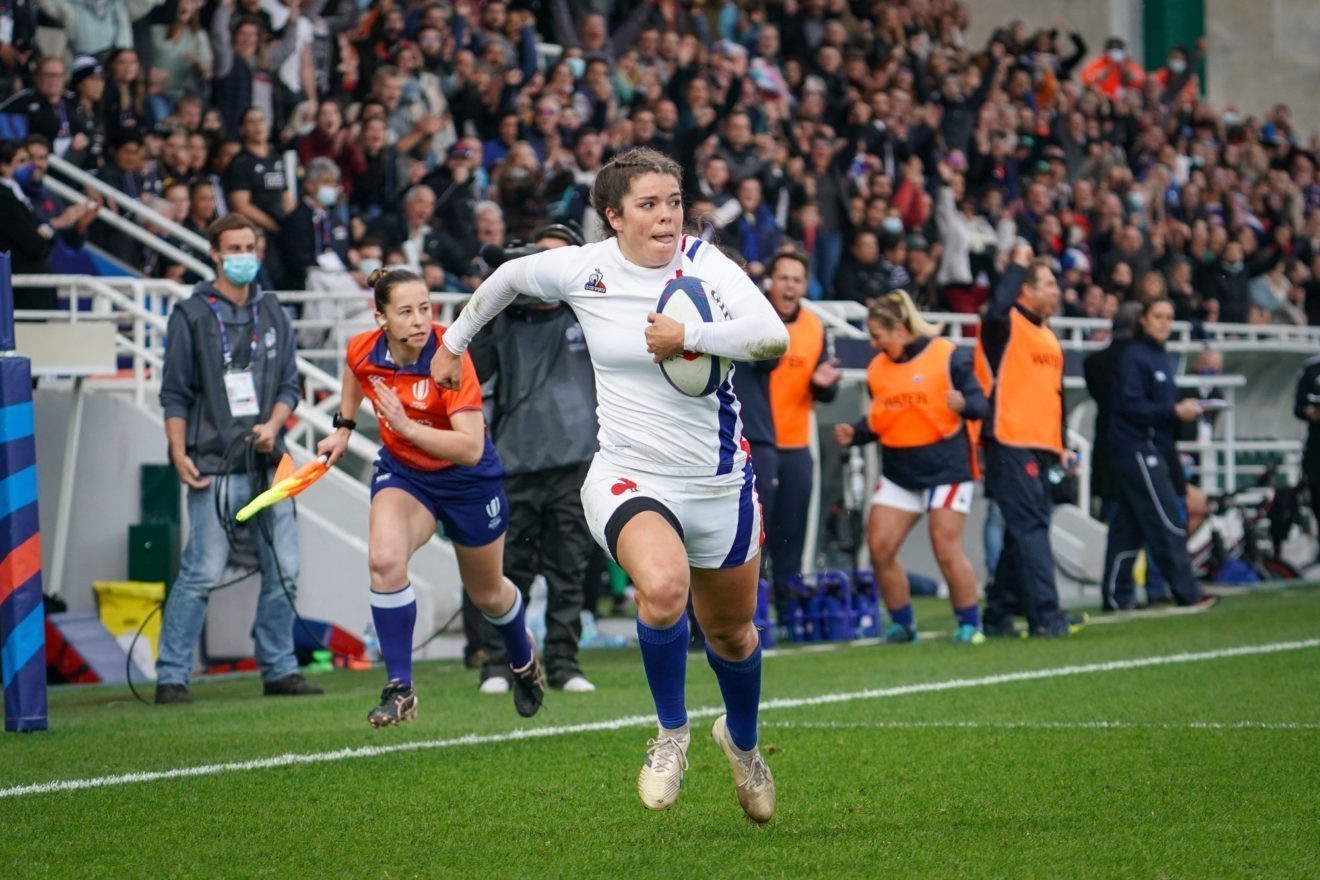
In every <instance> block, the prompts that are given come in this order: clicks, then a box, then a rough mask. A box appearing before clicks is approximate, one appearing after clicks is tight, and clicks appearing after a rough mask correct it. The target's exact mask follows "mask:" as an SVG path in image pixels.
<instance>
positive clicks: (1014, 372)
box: [974, 308, 1063, 452]
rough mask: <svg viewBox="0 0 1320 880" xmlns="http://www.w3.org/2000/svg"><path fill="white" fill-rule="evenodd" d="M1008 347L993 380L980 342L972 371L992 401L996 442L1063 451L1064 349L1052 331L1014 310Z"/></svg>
mask: <svg viewBox="0 0 1320 880" xmlns="http://www.w3.org/2000/svg"><path fill="white" fill-rule="evenodd" d="M1008 320H1009V334H1008V344H1007V345H1005V346H1004V357H1003V359H1002V360H1001V361H1000V362H999V373H998V374H997V375H993V376H992V375H991V373H990V364H989V361H988V360H987V359H986V356H985V349H984V348H983V347H982V344H981V341H980V339H979V338H978V339H977V341H976V354H975V356H974V369H975V372H976V377H977V379H979V380H980V382H981V387H982V389H984V390H985V393H986V395H987V396H990V395H991V394H992V393H993V399H994V416H993V417H994V431H993V432H992V433H993V435H994V438H995V440H996V441H998V442H999V443H1002V444H1004V445H1005V446H1020V447H1023V448H1025V449H1052V450H1054V451H1055V452H1062V451H1063V398H1062V395H1061V394H1060V393H1059V391H1060V389H1061V388H1062V387H1063V349H1062V347H1061V346H1060V345H1059V339H1058V337H1057V336H1055V335H1054V331H1052V330H1050V328H1048V327H1046V326H1044V325H1043V324H1036V323H1035V322H1034V321H1032V320H1031V319H1030V318H1028V317H1026V316H1025V315H1023V314H1022V312H1020V311H1019V310H1018V309H1016V308H1015V309H1013V310H1012V311H1010V312H1009V317H1008Z"/></svg>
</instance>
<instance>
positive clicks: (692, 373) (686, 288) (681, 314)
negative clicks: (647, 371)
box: [655, 275, 729, 397]
mask: <svg viewBox="0 0 1320 880" xmlns="http://www.w3.org/2000/svg"><path fill="white" fill-rule="evenodd" d="M655 310H656V311H657V312H659V313H660V314H662V315H664V316H665V317H668V318H673V319H674V320H675V321H677V322H679V323H680V324H691V323H693V322H696V321H705V322H707V323H709V322H711V321H718V320H721V319H722V318H723V317H724V316H723V314H722V313H721V312H720V310H719V308H718V306H717V304H716V303H715V302H714V300H712V299H711V295H710V291H709V289H708V288H707V287H706V283H705V282H704V281H702V280H701V279H700V278H696V277H693V276H691V275H680V276H678V277H677V278H675V279H674V280H673V281H670V282H669V283H668V284H666V285H665V289H664V291H663V292H662V293H661V294H660V302H659V303H658V304H657V305H656V307H655ZM660 372H661V374H663V375H664V377H665V381H667V382H668V383H669V384H670V385H672V386H673V387H674V390H676V391H678V392H679V393H681V394H686V395H687V396H688V397H705V396H706V395H708V394H713V393H715V389H716V388H719V387H720V383H722V382H723V381H724V377H725V376H727V375H729V360H728V359H727V358H721V357H714V356H713V355H709V354H702V353H700V352H695V351H683V352H679V353H678V354H673V355H670V356H669V357H667V358H665V359H664V360H663V361H661V362H660Z"/></svg>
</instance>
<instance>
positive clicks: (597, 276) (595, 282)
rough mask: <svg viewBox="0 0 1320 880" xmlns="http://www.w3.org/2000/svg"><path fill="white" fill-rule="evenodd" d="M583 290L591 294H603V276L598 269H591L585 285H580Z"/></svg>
mask: <svg viewBox="0 0 1320 880" xmlns="http://www.w3.org/2000/svg"><path fill="white" fill-rule="evenodd" d="M582 289H583V290H589V291H591V292H592V293H604V292H605V275H604V273H603V272H601V271H600V270H599V269H592V270H591V274H590V275H589V276H587V282H586V284H583V285H582Z"/></svg>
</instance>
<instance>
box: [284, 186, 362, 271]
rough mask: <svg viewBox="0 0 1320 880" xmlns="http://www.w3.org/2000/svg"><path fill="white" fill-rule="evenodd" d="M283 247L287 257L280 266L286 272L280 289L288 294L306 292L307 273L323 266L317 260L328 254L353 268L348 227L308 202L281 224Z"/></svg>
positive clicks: (299, 206) (292, 212) (302, 203)
mask: <svg viewBox="0 0 1320 880" xmlns="http://www.w3.org/2000/svg"><path fill="white" fill-rule="evenodd" d="M279 243H280V247H281V249H282V253H281V256H282V257H283V259H282V260H281V261H280V266H281V267H282V268H283V270H284V278H283V279H282V280H281V281H280V286H281V287H282V288H283V289H285V290H302V289H303V287H304V286H305V285H306V283H307V270H308V269H315V268H316V267H317V266H319V265H320V264H319V263H318V262H317V257H318V256H320V254H321V253H322V252H324V251H331V252H333V253H334V254H335V255H337V256H338V257H339V261H340V262H341V263H343V265H344V268H345V269H347V268H348V267H349V263H348V248H349V244H350V241H349V235H348V227H347V226H345V225H344V224H342V223H339V222H338V221H336V220H335V218H334V215H333V214H330V213H328V212H326V211H324V210H322V209H321V208H320V206H319V205H318V206H315V207H313V205H312V204H310V203H309V202H308V200H307V199H303V200H302V201H301V202H299V203H298V207H296V208H294V209H293V210H292V211H291V212H290V213H289V216H287V217H285V218H284V221H283V222H282V223H281V224H280V235H279Z"/></svg>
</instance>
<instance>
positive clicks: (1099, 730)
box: [0, 587, 1320, 880]
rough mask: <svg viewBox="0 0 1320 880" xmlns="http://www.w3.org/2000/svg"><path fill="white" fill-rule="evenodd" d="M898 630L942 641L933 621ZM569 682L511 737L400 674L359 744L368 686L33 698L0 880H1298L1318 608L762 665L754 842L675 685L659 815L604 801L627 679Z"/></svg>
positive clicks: (707, 709)
mask: <svg viewBox="0 0 1320 880" xmlns="http://www.w3.org/2000/svg"><path fill="white" fill-rule="evenodd" d="M918 613H919V615H920V618H919V619H920V622H921V624H922V628H923V630H936V629H939V628H944V629H947V628H948V627H949V624H950V614H949V611H948V606H947V604H944V603H940V602H936V601H933V600H925V601H923V602H922V603H921V604H920V605H919V606H918ZM583 665H584V667H585V668H586V670H587V672H588V674H589V675H590V676H591V678H592V680H593V681H594V682H595V683H596V684H597V686H598V688H599V690H597V691H596V692H595V693H590V694H564V693H560V692H551V693H550V694H549V695H548V696H547V699H546V702H545V705H544V707H543V708H542V710H541V712H540V714H539V715H537V716H536V717H535V718H534V719H531V720H529V721H528V720H523V719H520V718H519V717H518V716H517V715H516V714H515V713H514V711H513V706H512V703H511V700H510V698H509V696H508V695H504V696H488V695H481V694H479V693H478V692H477V688H476V674H475V673H474V672H472V671H470V670H466V669H463V668H462V666H461V664H459V663H457V662H449V661H446V662H427V663H421V664H418V665H417V668H416V682H417V688H418V693H419V695H420V701H421V702H420V717H419V718H418V720H417V721H415V722H413V723H410V724H406V725H404V726H402V727H399V728H393V729H384V730H373V729H372V728H370V727H369V726H368V725H367V723H366V714H367V711H368V709H370V708H371V707H372V706H374V705H375V703H376V701H377V698H378V695H379V691H380V687H381V686H382V684H383V678H384V674H383V672H382V671H381V670H380V669H375V670H371V671H368V672H351V671H334V672H329V673H324V674H321V675H319V676H317V679H316V680H317V681H318V682H319V683H321V684H323V685H324V686H325V688H326V690H327V694H326V695H325V696H323V697H309V698H265V697H262V696H261V695H260V682H259V681H257V679H256V678H254V677H252V676H230V677H224V678H215V679H207V680H202V681H199V682H197V683H195V685H194V687H193V694H194V697H195V698H196V702H194V703H193V704H191V705H186V706H169V707H160V708H157V707H155V706H148V705H143V704H141V703H138V702H135V701H134V700H133V699H132V698H131V696H130V695H129V692H128V690H127V688H124V687H64V688H56V689H52V691H51V693H50V730H49V731H47V732H42V733H32V734H24V735H18V734H7V735H5V736H4V737H3V739H0V742H2V743H3V747H0V877H5V878H16V880H17V878H24V880H26V878H39V877H58V878H99V877H107V878H111V877H113V878H138V877H141V878H177V877H195V878H228V877H240V878H242V877H279V878H319V877H327V878H329V877H425V878H485V880H491V878H494V880H499V878H547V877H564V878H584V877H589V878H596V877H600V878H617V880H647V878H653V877H654V878H665V877H684V878H687V877H691V878H702V880H705V878H711V880H723V878H742V877H747V878H779V877H786V878H803V877H868V878H869V877H875V878H890V877H931V878H948V877H986V878H1032V877H1041V878H1092V877H1106V878H1108V877H1112V878H1232V877H1264V878H1316V877H1320V589H1316V588H1302V587H1291V588H1284V589H1278V590H1269V591H1265V590H1261V591H1253V592H1244V593H1241V594H1236V595H1232V596H1229V597H1227V598H1225V600H1224V601H1223V602H1221V603H1220V604H1219V605H1218V606H1217V607H1215V608H1213V609H1211V610H1209V611H1207V612H1198V613H1158V612H1147V613H1141V612H1134V613H1129V614H1124V615H1115V616H1112V617H1104V618H1102V619H1099V620H1095V621H1094V622H1093V623H1092V625H1090V626H1088V627H1087V628H1086V629H1085V630H1084V631H1083V632H1082V633H1080V634H1078V635H1077V636H1074V637H1072V638H1067V639H1058V640H1021V641H1019V640H992V641H990V642H989V643H987V644H985V645H983V646H979V647H972V646H963V645H955V644H953V643H951V642H950V641H949V640H948V639H947V632H946V633H944V634H943V635H942V636H941V635H937V634H934V633H932V634H930V635H924V636H923V640H922V641H921V642H920V643H918V644H915V645H883V646H882V645H876V644H860V643H858V644H847V645H832V646H828V647H824V646H823V647H822V648H817V649H804V648H794V647H789V648H786V649H783V650H780V651H776V652H773V653H771V654H770V655H768V656H767V657H766V659H765V664H764V678H765V683H764V692H763V697H762V699H763V709H762V714H761V725H762V726H761V748H762V750H763V751H764V752H765V754H766V757H767V760H768V763H769V765H770V767H771V769H772V770H773V772H774V775H775V780H776V783H777V787H778V794H779V801H778V809H777V811H776V814H775V817H774V819H773V820H772V821H771V822H770V823H768V824H767V825H764V826H756V825H753V824H752V823H750V822H749V821H747V820H746V819H745V818H744V817H743V815H742V812H741V810H740V809H739V807H738V804H737V801H736V800H735V798H734V792H733V787H732V784H731V781H730V773H729V768H728V765H727V764H726V763H725V761H724V758H723V757H722V756H721V755H720V753H719V751H718V749H717V748H716V746H715V745H714V743H713V742H712V741H711V739H710V735H709V732H710V724H711V721H712V720H713V718H714V717H715V716H716V715H717V714H718V712H719V709H718V707H719V698H718V689H717V687H716V684H715V679H714V676H713V675H712V674H711V671H710V669H709V667H708V666H707V665H706V661H705V658H704V656H702V655H701V654H695V653H694V654H692V655H691V657H690V664H689V674H688V704H689V707H690V709H691V711H692V716H693V718H692V724H693V742H692V748H691V752H690V753H689V759H690V761H691V766H690V768H689V770H688V771H687V775H686V777H685V780H684V789H683V794H682V796H681V797H680V799H679V801H678V803H677V805H676V806H675V807H674V808H673V809H671V810H669V811H667V812H664V813H649V812H647V811H646V810H645V809H643V807H642V806H641V803H640V802H639V801H638V798H637V794H636V791H635V785H636V778H637V771H638V769H639V767H640V766H641V761H642V757H643V753H644V751H645V748H646V740H647V738H648V737H649V736H652V735H653V731H654V727H653V724H654V722H653V720H652V708H651V702H650V697H649V695H648V692H647V690H646V685H645V681H644V679H643V676H642V669H641V663H640V660H639V658H638V655H637V653H636V651H635V650H628V649H621V650H595V651H588V652H584V655H583ZM148 693H149V686H148Z"/></svg>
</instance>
